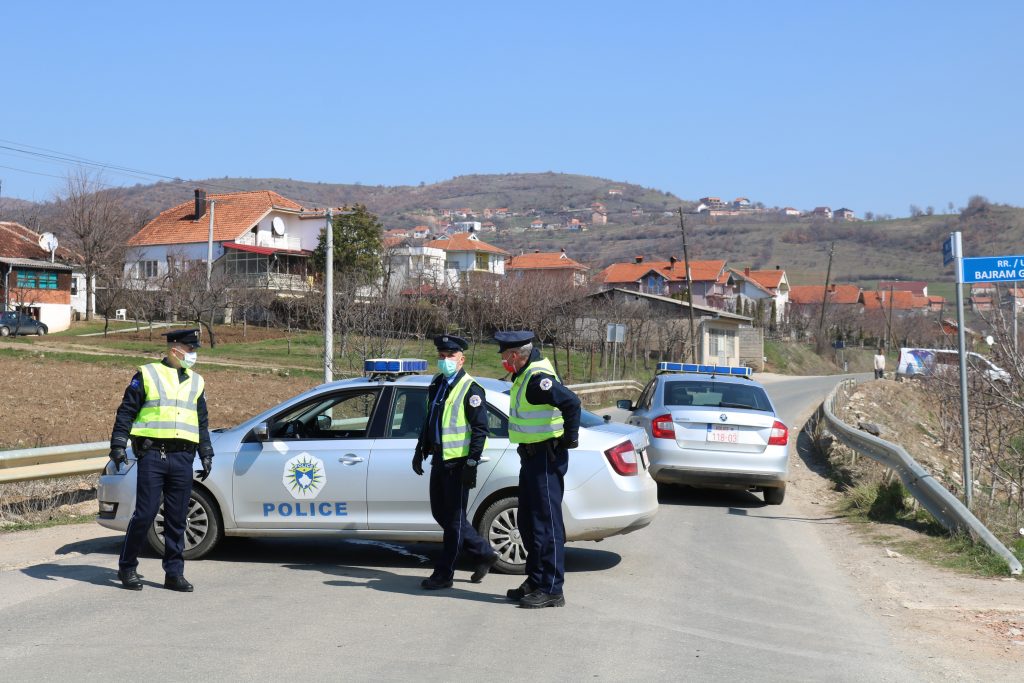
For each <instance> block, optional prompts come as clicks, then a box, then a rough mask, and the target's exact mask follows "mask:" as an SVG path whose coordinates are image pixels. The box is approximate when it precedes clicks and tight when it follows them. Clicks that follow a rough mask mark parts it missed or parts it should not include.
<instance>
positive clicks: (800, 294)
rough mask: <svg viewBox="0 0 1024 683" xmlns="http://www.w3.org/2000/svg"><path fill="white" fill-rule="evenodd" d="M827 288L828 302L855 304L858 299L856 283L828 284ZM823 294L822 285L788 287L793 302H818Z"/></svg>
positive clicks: (858, 290) (823, 287)
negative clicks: (828, 291)
mask: <svg viewBox="0 0 1024 683" xmlns="http://www.w3.org/2000/svg"><path fill="white" fill-rule="evenodd" d="M829 290H830V293H829V297H828V301H829V303H832V304H856V303H858V302H859V301H860V287H858V286H857V285H842V284H835V285H829ZM824 294H825V286H824V285H796V286H794V287H790V289H789V301H790V302H791V303H794V304H820V303H821V300H822V298H823V296H824Z"/></svg>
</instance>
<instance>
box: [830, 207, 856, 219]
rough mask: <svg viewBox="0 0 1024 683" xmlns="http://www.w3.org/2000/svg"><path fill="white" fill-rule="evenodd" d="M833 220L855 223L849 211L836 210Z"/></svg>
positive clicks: (851, 212)
mask: <svg viewBox="0 0 1024 683" xmlns="http://www.w3.org/2000/svg"><path fill="white" fill-rule="evenodd" d="M834 219H835V220H837V221H855V220H857V219H856V217H855V216H854V215H853V211H851V210H850V209H836V210H835V213H834Z"/></svg>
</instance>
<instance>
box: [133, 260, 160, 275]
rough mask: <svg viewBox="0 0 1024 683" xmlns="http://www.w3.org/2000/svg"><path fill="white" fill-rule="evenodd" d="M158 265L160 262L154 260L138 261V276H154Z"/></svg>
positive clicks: (157, 270)
mask: <svg viewBox="0 0 1024 683" xmlns="http://www.w3.org/2000/svg"><path fill="white" fill-rule="evenodd" d="M159 266H160V264H159V263H158V262H156V261H139V266H138V268H139V270H138V272H139V277H143V278H150V277H156V276H157V274H158V272H159Z"/></svg>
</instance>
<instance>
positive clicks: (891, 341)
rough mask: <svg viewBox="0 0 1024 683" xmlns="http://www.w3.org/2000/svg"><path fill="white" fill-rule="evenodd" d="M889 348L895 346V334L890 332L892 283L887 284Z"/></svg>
mask: <svg viewBox="0 0 1024 683" xmlns="http://www.w3.org/2000/svg"><path fill="white" fill-rule="evenodd" d="M889 348H890V349H895V348H898V347H897V346H896V335H894V334H893V332H892V284H891V283H890V284H889Z"/></svg>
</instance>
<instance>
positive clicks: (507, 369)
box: [501, 358, 516, 372]
mask: <svg viewBox="0 0 1024 683" xmlns="http://www.w3.org/2000/svg"><path fill="white" fill-rule="evenodd" d="M501 367H503V368H505V372H515V371H516V366H514V365H512V361H508V360H505V359H504V358H502V359H501Z"/></svg>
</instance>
